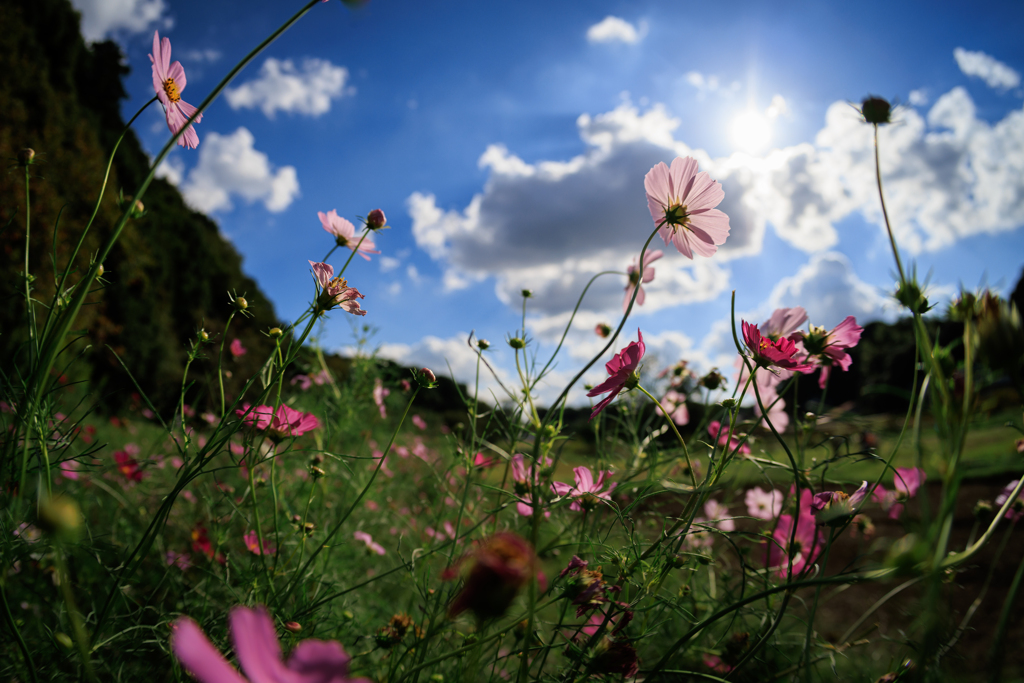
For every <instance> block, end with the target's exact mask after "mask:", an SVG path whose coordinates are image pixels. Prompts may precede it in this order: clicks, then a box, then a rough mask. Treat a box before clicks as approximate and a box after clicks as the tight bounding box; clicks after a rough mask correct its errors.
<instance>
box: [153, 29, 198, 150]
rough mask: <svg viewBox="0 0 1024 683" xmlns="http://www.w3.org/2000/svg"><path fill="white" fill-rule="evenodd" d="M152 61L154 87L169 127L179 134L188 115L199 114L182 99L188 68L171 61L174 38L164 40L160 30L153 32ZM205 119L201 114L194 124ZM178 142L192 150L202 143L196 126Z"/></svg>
mask: <svg viewBox="0 0 1024 683" xmlns="http://www.w3.org/2000/svg"><path fill="white" fill-rule="evenodd" d="M149 61H150V62H152V63H153V90H155V91H156V96H157V98H158V99H159V100H160V104H162V105H163V107H164V113H165V114H166V115H167V127H168V128H169V129H170V130H171V132H172V133H175V134H177V132H178V131H180V130H181V129H182V127H183V126H184V125H185V122H186V121H188V119H189V117H190V116H192V115H193V114H195V113H196V108H195V107H193V106H192V105H191V104H189V103H188V102H186V101H184V100H183V99H181V93H182V91H184V90H185V83H186V79H185V69H183V68H182V67H181V62H174V63H173V64H172V63H171V40H170V38H164V39H163V41H162V42H161V40H160V32H159V31H154V33H153V54H151V55H149ZM202 120H203V115H202V114H200V115H199V116H197V117H196V118H195V120H194V121H193V122H192V123H199V122H200V121H202ZM178 144H179V145H181V146H182V147H188V148H189V149H195V148H196V147H198V146H199V136H198V135H197V134H196V130H195V127H194V126H192V125H189V127H188V130H186V131H185V132H184V133H183V134H182V135H181V137H179V138H178Z"/></svg>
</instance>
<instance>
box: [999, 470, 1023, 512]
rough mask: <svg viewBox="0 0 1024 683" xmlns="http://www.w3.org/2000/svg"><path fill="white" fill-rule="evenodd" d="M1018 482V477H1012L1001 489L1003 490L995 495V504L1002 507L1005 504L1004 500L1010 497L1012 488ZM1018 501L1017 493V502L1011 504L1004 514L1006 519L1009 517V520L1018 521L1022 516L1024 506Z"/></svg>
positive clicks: (1015, 486)
mask: <svg viewBox="0 0 1024 683" xmlns="http://www.w3.org/2000/svg"><path fill="white" fill-rule="evenodd" d="M1019 483H1020V479H1014V480H1013V481H1011V482H1010V483H1009V484H1007V485H1006V487H1005V488H1004V489H1003V492H1002V493H1000V494H999V495H998V496H996V505H998V506H999V507H1003V505H1005V504H1006V501H1007V500H1009V499H1010V495H1011V494H1013V490H1014V489H1015V488H1017V484H1019ZM1019 501H1020V495H1019V494H1018V495H1017V502H1018V504H1015V505H1011V506H1010V507H1009V508H1008V509H1007V510H1006V515H1005V517H1006V519H1009V520H1011V521H1014V522H1016V521H1019V520H1020V518H1021V517H1024V508H1022V507H1021V506H1020V505H1019Z"/></svg>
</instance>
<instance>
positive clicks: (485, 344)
mask: <svg viewBox="0 0 1024 683" xmlns="http://www.w3.org/2000/svg"><path fill="white" fill-rule="evenodd" d="M476 346H477V348H478V349H480V350H481V351H486V350H487V349H489V348H491V342H489V341H487V340H486V339H477V341H476Z"/></svg>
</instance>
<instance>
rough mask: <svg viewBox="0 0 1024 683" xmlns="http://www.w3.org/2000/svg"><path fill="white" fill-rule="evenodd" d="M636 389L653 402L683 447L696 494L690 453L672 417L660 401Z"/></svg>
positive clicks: (643, 390) (639, 387) (648, 393)
mask: <svg viewBox="0 0 1024 683" xmlns="http://www.w3.org/2000/svg"><path fill="white" fill-rule="evenodd" d="M636 388H637V389H639V390H640V391H642V392H643V393H644V395H646V396H647V398H649V399H651V400H652V401H654V405H656V406H658V410H660V411H661V414H662V415H664V416H665V421H666V422H667V423H668V426H669V427H671V428H672V433H673V434H675V435H676V438H677V439H679V444H680V445H681V446H682V447H683V455H684V456H685V457H686V466H687V468H689V470H690V481H691V483H693V488H694V492H696V489H697V476H696V475H695V474H694V473H693V463H692V462H690V451H689V450H687V448H686V441H685V440H684V439H683V437H682V435H681V434H680V433H679V430H678V429H676V423H675V422H674V421H673V420H672V416H671V415H669V412H668V411H667V410H665V407H664V406H663V405H661V401H659V400H658V399H656V398H654V396H652V395H651V392H649V391H647V390H646V389H644V388H643V387H642V386H641V385H639V384H637V385H636Z"/></svg>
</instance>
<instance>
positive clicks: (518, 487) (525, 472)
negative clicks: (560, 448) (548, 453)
mask: <svg viewBox="0 0 1024 683" xmlns="http://www.w3.org/2000/svg"><path fill="white" fill-rule="evenodd" d="M511 465H512V482H513V484H514V486H515V491H516V493H517V494H519V495H520V496H525V497H526V498H527V500H529V497H528V496H527V494H529V493H530V491H532V490H534V489H535V488H536V486H537V483H538V482H539V481H540V469H541V468H542V467H550V466H551V458H550V457H545V458H544V459H543V460H542V461H541V463H540V464H539V465H538V466H537V467H536V468H534V467H533V465H532V463H530V464H528V463H527V462H526V458H525V457H523V455H522V454H521V453H516V454H515V455H513V456H512V462H511ZM530 470H534V472H533V480H532V483H531V479H530ZM516 512H518V513H519V514H520V515H522V516H523V517H530V516H532V515H533V506H532V505H530V504H529V503H525V502H523V501H522V500H520V501H519V502H518V503H516ZM550 516H551V511H550V510H545V511H544V517H545V518H547V517H550Z"/></svg>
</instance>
